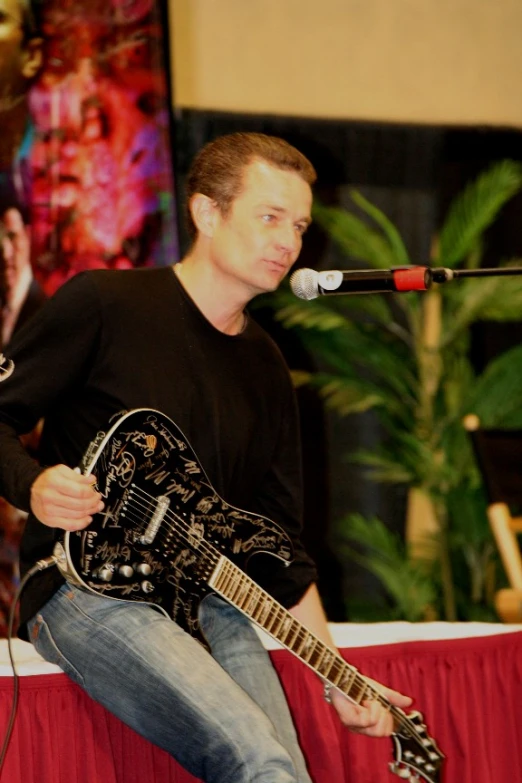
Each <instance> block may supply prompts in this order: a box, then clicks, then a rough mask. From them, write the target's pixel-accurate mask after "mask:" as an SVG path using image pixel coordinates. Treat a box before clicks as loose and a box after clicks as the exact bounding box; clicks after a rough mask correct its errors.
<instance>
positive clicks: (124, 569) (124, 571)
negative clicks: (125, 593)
mask: <svg viewBox="0 0 522 783" xmlns="http://www.w3.org/2000/svg"><path fill="white" fill-rule="evenodd" d="M118 573H119V574H120V576H126V577H131V576H132V575H133V574H134V569H133V568H132V567H131V566H130V565H122V566H120V567H119V568H118Z"/></svg>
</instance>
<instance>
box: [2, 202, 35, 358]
mask: <svg viewBox="0 0 522 783" xmlns="http://www.w3.org/2000/svg"><path fill="white" fill-rule="evenodd" d="M0 262H1V270H2V282H3V285H2V288H3V296H2V315H1V324H2V346H4V347H5V346H6V345H7V344H8V343H9V340H10V339H11V337H12V335H13V334H14V332H15V331H16V330H17V329H19V328H20V327H21V326H23V324H24V323H25V322H26V321H27V320H28V319H29V318H30V317H31V316H32V315H33V314H34V313H35V312H36V311H37V310H38V308H39V307H40V306H41V305H42V304H43V302H44V299H45V295H44V292H43V291H42V288H41V287H40V285H39V284H38V282H37V280H35V278H34V276H33V270H32V266H31V241H30V236H29V229H28V227H27V226H26V225H25V223H24V221H23V218H22V214H21V212H20V210H19V209H18V208H17V207H14V206H13V207H9V208H8V209H6V210H5V212H4V214H3V216H2V217H1V218H0Z"/></svg>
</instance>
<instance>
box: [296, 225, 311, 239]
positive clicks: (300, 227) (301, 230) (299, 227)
mask: <svg viewBox="0 0 522 783" xmlns="http://www.w3.org/2000/svg"><path fill="white" fill-rule="evenodd" d="M307 228H308V226H307V225H306V224H305V223H298V224H297V226H296V229H297V231H298V233H299V234H301V236H303V234H305V233H306V229H307Z"/></svg>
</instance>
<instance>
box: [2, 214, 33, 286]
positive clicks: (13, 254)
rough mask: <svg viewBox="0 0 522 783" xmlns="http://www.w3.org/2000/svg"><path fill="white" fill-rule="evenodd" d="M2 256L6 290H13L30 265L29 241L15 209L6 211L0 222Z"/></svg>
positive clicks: (19, 215) (22, 222)
mask: <svg viewBox="0 0 522 783" xmlns="http://www.w3.org/2000/svg"><path fill="white" fill-rule="evenodd" d="M0 236H1V240H0V241H1V243H2V255H3V260H4V266H5V280H6V283H7V286H8V288H10V289H13V288H15V286H16V284H17V282H18V280H19V279H20V275H21V274H22V273H23V272H24V270H25V269H26V268H27V267H28V266H29V265H30V263H31V258H30V240H29V235H28V232H27V229H26V227H25V225H24V221H23V220H22V216H21V214H20V212H19V211H18V210H17V209H14V208H13V209H8V210H7V211H6V212H5V213H4V215H3V218H2V220H1V221H0Z"/></svg>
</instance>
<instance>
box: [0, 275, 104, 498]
mask: <svg viewBox="0 0 522 783" xmlns="http://www.w3.org/2000/svg"><path fill="white" fill-rule="evenodd" d="M100 330H101V316H100V307H99V302H98V297H97V295H96V289H95V287H94V285H93V283H92V282H91V280H90V277H89V274H83V273H82V274H79V275H77V276H76V277H75V278H73V279H72V280H70V281H69V282H68V283H66V284H65V285H64V286H62V288H61V289H60V290H59V291H58V292H57V293H56V294H55V295H54V296H53V297H52V298H51V299H49V300H48V301H47V302H45V304H44V305H42V307H41V308H40V310H39V311H38V312H37V313H35V314H34V315H33V317H32V318H31V319H30V320H29V321H28V323H27V324H26V326H24V328H22V329H21V330H20V331H19V332H18V333H17V334H16V335H15V336H14V338H13V340H12V341H11V342H10V344H9V346H8V348H7V349H6V350H5V352H4V354H2V355H1V356H0V494H1V495H2V496H3V497H5V498H6V499H7V500H8V501H9V502H10V503H12V504H13V505H15V506H17V507H18V508H21V509H23V510H24V511H28V510H29V503H30V489H31V486H32V484H33V482H34V480H35V479H36V477H37V476H38V474H39V473H40V472H41V471H42V470H43V469H44V468H43V467H42V466H40V465H39V464H38V463H37V462H36V461H35V460H34V459H33V458H32V457H30V456H29V454H28V453H27V452H26V450H25V449H24V447H23V446H22V444H21V443H20V439H19V436H20V435H22V434H25V433H27V432H30V431H31V430H32V429H33V428H34V427H35V425H36V424H37V422H38V421H39V420H40V419H41V418H42V417H45V415H46V413H47V412H48V411H49V410H50V409H51V407H52V406H55V405H57V404H58V405H59V404H60V399H61V398H63V396H64V395H66V394H67V393H68V392H69V391H70V390H71V388H73V387H74V386H75V384H77V383H78V382H79V380H80V379H81V378H85V377H86V374H87V373H88V367H89V360H90V357H91V356H92V355H93V352H94V351H95V350H96V346H97V344H98V341H99V334H100Z"/></svg>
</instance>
